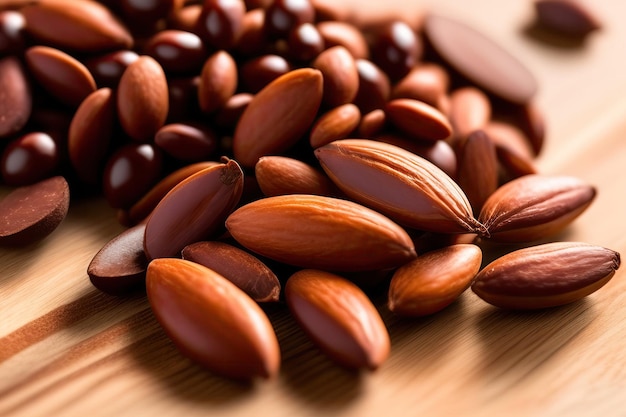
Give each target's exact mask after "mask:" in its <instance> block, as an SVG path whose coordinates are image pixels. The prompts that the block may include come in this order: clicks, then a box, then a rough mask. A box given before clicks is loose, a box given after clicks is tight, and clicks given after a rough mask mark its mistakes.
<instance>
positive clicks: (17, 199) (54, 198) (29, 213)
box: [0, 176, 70, 246]
mask: <svg viewBox="0 0 626 417" xmlns="http://www.w3.org/2000/svg"><path fill="white" fill-rule="evenodd" d="M69 205H70V190H69V186H68V184H67V181H65V178H63V177H59V176H57V177H52V178H48V179H46V180H43V181H40V182H37V183H35V184H33V185H28V186H24V187H19V188H16V189H14V190H13V191H11V192H10V193H9V194H8V195H7V196H6V197H4V199H2V200H1V201H0V213H2V215H1V216H0V245H7V246H14V245H28V244H31V243H34V242H36V241H39V240H41V239H43V238H45V237H46V236H48V235H49V234H50V233H52V232H53V231H54V230H55V229H56V228H57V227H58V226H59V225H60V224H61V222H62V221H63V219H65V216H66V215H67V211H68V209H69Z"/></svg>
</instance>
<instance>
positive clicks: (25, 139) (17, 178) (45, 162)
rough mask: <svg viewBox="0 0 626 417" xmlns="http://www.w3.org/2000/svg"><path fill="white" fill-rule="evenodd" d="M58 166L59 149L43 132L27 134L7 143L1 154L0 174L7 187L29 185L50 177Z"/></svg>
mask: <svg viewBox="0 0 626 417" xmlns="http://www.w3.org/2000/svg"><path fill="white" fill-rule="evenodd" d="M58 165H59V149H58V147H57V144H56V142H55V141H54V139H53V138H52V137H51V136H50V135H48V134H47V133H43V132H33V133H27V134H25V135H23V136H21V137H19V138H18V139H16V140H14V141H12V142H11V143H9V145H8V146H7V147H6V148H5V149H4V152H3V153H2V160H1V161H0V172H2V180H3V181H4V183H5V184H8V185H29V184H33V183H35V182H37V181H41V180H44V179H46V178H48V177H50V176H51V175H52V174H53V173H54V172H55V171H56V169H57V168H58Z"/></svg>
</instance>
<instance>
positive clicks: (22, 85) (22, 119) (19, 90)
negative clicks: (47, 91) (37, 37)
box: [0, 56, 33, 138]
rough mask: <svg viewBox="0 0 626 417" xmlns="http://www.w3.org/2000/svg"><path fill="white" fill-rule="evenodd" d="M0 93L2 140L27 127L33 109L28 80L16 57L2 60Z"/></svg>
mask: <svg viewBox="0 0 626 417" xmlns="http://www.w3.org/2000/svg"><path fill="white" fill-rule="evenodd" d="M0 91H2V94H0V114H1V115H2V117H0V138H3V137H7V136H10V135H13V134H14V133H17V132H19V131H20V130H21V129H22V128H23V127H24V126H25V125H26V122H28V119H29V118H30V115H31V112H32V107H33V101H32V97H31V91H30V84H29V82H28V78H27V77H26V74H25V73H24V68H23V67H22V65H21V64H20V61H19V60H18V59H17V58H16V57H12V56H8V57H5V58H0Z"/></svg>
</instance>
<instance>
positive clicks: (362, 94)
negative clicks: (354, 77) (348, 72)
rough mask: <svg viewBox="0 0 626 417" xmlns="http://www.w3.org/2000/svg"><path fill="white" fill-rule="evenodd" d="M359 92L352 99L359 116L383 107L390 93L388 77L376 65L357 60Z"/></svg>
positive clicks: (367, 61)
mask: <svg viewBox="0 0 626 417" xmlns="http://www.w3.org/2000/svg"><path fill="white" fill-rule="evenodd" d="M356 68H357V72H358V73H359V91H358V93H357V95H356V98H355V99H354V104H356V105H357V106H358V107H359V109H360V110H361V114H365V113H369V112H371V111H372V110H376V109H382V108H383V107H385V104H386V103H387V100H388V99H389V95H390V92H391V83H390V81H389V77H387V74H385V73H384V72H383V71H382V70H381V69H380V68H379V67H378V66H377V65H375V64H374V63H373V62H371V61H369V60H366V59H357V60H356Z"/></svg>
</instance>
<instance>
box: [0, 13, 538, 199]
mask: <svg viewBox="0 0 626 417" xmlns="http://www.w3.org/2000/svg"><path fill="white" fill-rule="evenodd" d="M21 3H26V5H25V6H23V7H21V8H20V7H19V6H20V4H21ZM265 3H267V4H261V2H246V3H245V4H244V2H219V1H206V2H204V4H184V5H183V4H181V2H175V1H170V2H168V1H162V2H155V8H154V10H140V9H139V8H137V6H134V3H133V2H126V1H109V2H105V5H106V6H107V7H108V8H109V9H103V10H100V8H99V5H95V4H93V3H91V2H87V1H80V2H76V4H75V5H73V6H67V7H66V6H65V5H62V4H60V3H58V2H56V3H55V2H54V1H42V2H15V4H13V7H14V8H15V10H3V11H2V12H1V13H2V14H1V15H0V40H2V42H0V48H1V49H0V54H2V55H3V58H2V64H1V67H2V73H3V76H2V80H3V85H4V84H6V85H9V84H11V86H10V87H7V90H9V91H11V92H13V97H12V98H13V99H14V100H13V102H11V103H8V98H7V100H6V102H5V103H3V109H6V110H5V111H6V112H9V117H5V118H4V119H3V122H2V123H1V124H2V129H1V131H0V136H1V137H3V148H4V149H3V153H2V158H1V162H0V172H1V173H2V179H3V182H4V183H5V184H7V185H25V184H30V183H34V182H36V181H38V180H41V179H43V178H46V177H49V176H52V175H55V174H62V175H64V176H66V177H67V178H68V179H69V180H70V181H71V182H72V184H74V185H87V186H88V187H83V188H88V189H92V190H93V189H94V188H95V189H97V190H100V189H102V190H104V193H105V196H106V197H107V200H108V201H109V203H110V204H111V205H112V206H113V207H116V208H120V209H128V208H130V207H131V206H132V204H133V203H135V202H136V201H137V200H139V198H140V197H141V196H143V195H144V194H145V193H146V192H147V191H148V190H149V189H150V188H151V187H153V186H154V185H155V183H156V182H157V181H158V180H159V179H161V178H163V177H164V176H165V175H167V174H168V173H170V172H172V171H174V170H175V169H178V168H180V167H182V166H185V165H188V164H190V163H193V162H198V161H204V160H208V159H218V158H219V156H221V155H232V153H231V149H230V146H231V138H232V136H233V132H234V128H235V126H236V123H237V120H238V117H239V115H240V114H241V113H242V112H243V110H244V109H245V107H246V106H247V104H248V103H249V102H250V100H251V99H252V97H253V95H254V94H255V93H257V92H258V91H260V90H261V89H262V88H263V87H264V86H265V85H267V84H268V83H269V82H271V81H272V80H274V79H276V78H277V77H279V76H280V75H283V74H285V73H287V72H288V71H290V70H293V69H295V68H299V67H306V66H317V67H318V68H319V69H321V70H322V71H324V72H325V81H326V84H327V86H326V87H325V95H324V102H323V104H322V107H321V108H320V111H319V119H320V120H321V121H322V122H323V121H324V116H325V115H328V114H329V113H332V115H328V116H327V117H326V125H328V124H331V123H333V122H334V123H335V124H337V121H338V120H339V121H341V123H340V126H338V127H337V126H333V129H334V130H333V131H331V132H329V128H328V127H327V126H326V125H323V126H318V128H317V129H313V132H312V133H311V144H312V145H313V146H315V147H317V146H320V145H322V144H324V143H327V142H329V141H330V140H332V139H338V138H341V137H342V136H343V137H347V136H350V135H351V136H361V137H383V136H384V137H385V138H386V139H387V140H389V141H392V140H394V141H395V143H399V142H401V139H403V138H401V137H399V136H400V135H394V134H389V133H393V130H392V129H389V128H388V127H385V123H386V122H385V118H386V115H385V113H384V112H383V111H382V110H381V109H383V108H384V106H385V104H386V103H387V102H388V101H389V100H390V99H396V98H411V99H417V100H420V101H422V102H424V103H427V104H429V105H431V106H433V107H434V108H435V109H437V110H439V111H441V112H442V113H443V114H444V115H446V116H447V117H449V119H450V121H451V123H452V127H453V128H454V132H455V133H454V135H450V137H454V138H458V137H461V136H463V135H465V134H466V132H467V131H468V130H473V129H475V128H476V127H484V125H485V124H487V122H489V121H490V120H492V117H491V109H490V104H489V101H488V100H487V98H486V96H484V94H483V93H482V92H481V91H478V90H473V91H471V92H467V91H466V92H462V91H459V94H455V91H453V89H456V88H457V85H456V84H454V85H452V84H451V81H456V78H455V79H452V80H451V77H450V74H449V72H448V70H447V69H445V68H444V67H443V66H442V65H441V63H435V62H428V61H427V60H428V59H429V56H426V54H425V49H426V48H425V47H424V43H425V42H424V39H423V36H422V35H423V27H415V25H413V26H410V25H408V24H407V23H405V22H403V21H400V20H394V21H388V22H381V23H380V24H377V25H371V26H369V27H356V26H355V25H353V24H351V23H350V22H349V21H347V15H346V14H345V12H344V11H343V10H342V9H339V8H337V9H336V10H335V9H333V8H331V7H329V6H330V4H329V3H326V2H323V3H322V2H308V1H297V2H296V1H293V2H292V1H275V2H265ZM11 6H12V2H9V4H8V5H6V6H3V8H4V9H10V8H11ZM72 8H74V9H75V10H72ZM107 10H111V11H112V12H114V13H115V14H116V16H113V15H111V16H106V18H105V19H100V20H99V21H93V20H91V21H89V20H88V19H89V18H91V17H92V16H93V17H97V16H98V14H99V13H100V14H102V13H106V11H107ZM81 13H82V14H83V15H84V17H83V18H82V19H81V18H80V16H78V17H77V15H79V14H81ZM117 19H119V20H117ZM72 24H75V25H76V26H77V27H76V28H72V27H71V25H72ZM61 25H65V26H69V27H60V26H61ZM80 25H82V26H80ZM86 25H92V26H93V27H88V26H87V27H85V26H86ZM118 25H119V26H118ZM126 30H128V32H124V31H126ZM93 31H100V32H104V33H105V34H106V35H107V36H108V38H104V35H101V36H102V37H103V39H104V40H99V41H97V40H96V41H93V42H92V41H91V36H92V35H90V34H89V33H91V32H93ZM83 32H84V34H83V36H82V37H81V36H80V35H81V33H83ZM93 36H95V35H93ZM446 36H447V35H446ZM451 36H452V37H454V35H451ZM335 46H341V47H342V48H341V49H339V50H333V52H332V53H328V54H325V55H323V57H322V58H320V57H319V56H320V54H321V53H322V52H324V51H326V50H328V49H330V48H332V47H335ZM336 49H338V48H336ZM346 51H347V52H349V54H346V53H345V52H346ZM145 56H150V57H152V58H154V60H156V62H158V66H159V67H160V68H162V70H163V72H164V78H163V79H160V77H159V71H158V69H156V70H155V73H156V75H154V78H157V80H150V79H139V80H135V79H132V77H131V76H130V75H131V74H127V78H128V81H126V82H123V83H122V85H120V80H121V79H122V76H123V74H124V72H125V70H126V68H127V67H129V66H130V65H131V64H132V63H134V62H135V61H137V59H139V58H140V57H145ZM495 58H496V59H497V57H495ZM337 61H338V62H337ZM492 76H494V77H497V74H496V75H492ZM163 81H165V82H166V86H164V85H163ZM135 82H136V83H138V84H143V85H140V86H137V85H130V86H129V84H131V83H135ZM518 83H519V81H518ZM19 87H21V90H20V91H17V90H19ZM141 89H143V90H144V91H139V90H141ZM146 90H149V91H146ZM461 93H464V94H461ZM495 93H496V95H498V93H500V92H499V91H495ZM20 94H21V96H20ZM26 94H28V97H26V96H24V95H26ZM468 95H470V96H471V97H470V98H466V97H465V96H468ZM456 96H464V97H462V98H459V99H458V100H457V99H455V97H456ZM468 100H469V101H472V100H473V101H472V103H465V102H466V101H468ZM456 101H459V102H462V103H460V104H459V105H458V106H457V105H452V104H453V103H455V102H456ZM338 107H339V108H338ZM458 107H461V108H460V109H459V108H458ZM463 107H470V109H469V111H470V114H473V115H474V116H472V117H474V119H472V120H468V119H469V118H470V116H467V115H466V113H467V109H465V108H463ZM9 110H10V111H9ZM509 110H511V111H509ZM333 111H334V112H333ZM481 112H482V114H480V113H481ZM511 114H513V115H514V117H513V118H512V119H511V118H509V120H508V121H513V122H514V123H515V124H516V125H517V127H518V128H521V129H522V130H521V132H523V135H520V134H517V133H519V130H515V129H514V128H513V127H512V125H510V124H507V125H505V126H503V125H502V124H499V123H490V124H493V125H495V126H492V127H493V130H494V132H495V131H497V133H495V134H494V136H495V137H497V138H500V137H501V136H506V137H507V138H506V140H503V141H501V142H509V143H502V144H501V146H500V148H503V149H502V150H501V153H502V154H506V155H507V156H506V157H504V158H503V159H506V160H510V159H511V158H512V159H513V160H514V162H515V163H516V165H514V166H515V167H520V166H521V167H522V168H521V170H520V169H518V170H517V171H515V174H516V175H518V174H522V173H528V172H532V171H533V168H532V167H531V165H532V164H531V162H530V161H529V160H530V158H531V157H532V155H533V153H532V152H531V151H530V149H529V148H528V147H527V146H526V144H525V142H527V139H530V143H532V144H533V150H534V152H535V153H536V152H537V151H538V150H539V149H540V147H541V141H542V140H543V125H542V120H541V116H540V115H539V113H538V112H537V111H536V109H535V108H534V107H533V106H532V104H528V103H522V104H521V105H516V106H513V107H510V106H509V107H508V108H507V111H506V116H507V117H509V116H510V115H511ZM331 116H332V118H331ZM9 119H11V120H9ZM328 119H330V120H328ZM479 119H480V120H479ZM467 123H470V124H472V123H473V124H474V125H470V126H466V125H464V124H467ZM388 125H389V124H388V123H387V126H388ZM492 127H490V128H492ZM383 134H384V135H383ZM444 134H445V133H444ZM516 134H517V135H516ZM524 135H525V137H524ZM401 136H404V139H406V137H407V136H414V137H413V138H411V139H417V141H416V140H409V141H406V140H405V141H404V143H403V145H405V146H410V147H412V149H413V150H415V151H419V153H420V154H421V155H426V156H428V155H431V154H433V155H432V156H430V159H434V160H437V157H438V156H439V155H442V156H441V157H440V159H442V160H444V159H447V161H446V162H443V161H442V162H441V164H442V165H443V166H444V167H446V169H447V172H449V173H450V174H453V176H454V174H455V165H456V163H455V161H454V160H450V159H453V158H454V156H455V155H454V152H450V149H448V146H447V145H448V144H450V145H453V140H449V141H448V142H440V143H437V144H436V146H434V145H433V144H432V141H428V140H427V141H423V139H424V138H421V137H419V135H417V136H418V137H415V136H416V135H407V133H406V131H405V132H402V135H401ZM510 136H517V137H515V138H513V139H511V138H510ZM426 139H428V138H426ZM420 141H421V142H420ZM510 142H513V144H511V143H510ZM300 145H302V146H300ZM307 145H308V144H306V142H305V141H300V143H298V144H297V145H296V146H294V147H293V148H292V149H290V150H289V151H290V152H291V153H292V154H293V153H295V154H297V152H298V149H297V148H298V146H300V147H301V148H303V147H304V148H305V147H306V146H307ZM516 147H517V148H516ZM515 148H516V149H515ZM507 150H508V153H507ZM300 154H303V152H300ZM510 155H513V156H510ZM516 157H517V158H518V159H521V160H522V162H520V161H519V160H518V159H516Z"/></svg>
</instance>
